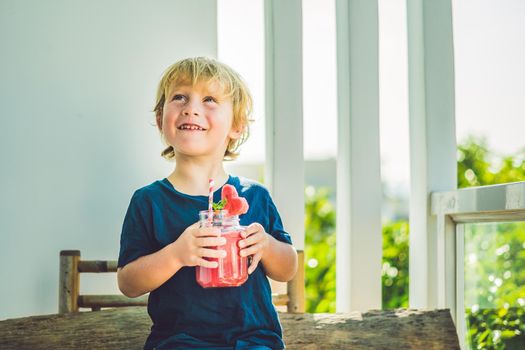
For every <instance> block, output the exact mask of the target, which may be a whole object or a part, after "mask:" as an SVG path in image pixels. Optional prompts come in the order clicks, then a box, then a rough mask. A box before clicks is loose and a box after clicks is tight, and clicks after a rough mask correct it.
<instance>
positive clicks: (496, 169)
mask: <svg viewBox="0 0 525 350" xmlns="http://www.w3.org/2000/svg"><path fill="white" fill-rule="evenodd" d="M516 181H525V149H523V150H521V151H520V152H518V153H517V154H516V155H513V156H498V155H496V154H493V153H491V152H490V151H489V150H488V147H487V142H486V140H485V139H484V138H474V137H472V136H471V137H468V138H467V139H466V140H465V142H464V143H462V144H460V145H458V188H464V187H472V186H486V185H494V184H502V183H509V182H516Z"/></svg>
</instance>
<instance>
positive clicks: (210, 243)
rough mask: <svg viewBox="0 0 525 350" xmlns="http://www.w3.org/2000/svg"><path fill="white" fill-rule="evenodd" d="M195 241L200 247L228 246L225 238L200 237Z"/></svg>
mask: <svg viewBox="0 0 525 350" xmlns="http://www.w3.org/2000/svg"><path fill="white" fill-rule="evenodd" d="M195 241H196V243H195V244H196V245H197V246H198V247H215V246H220V245H225V244H226V238H224V237H199V238H196V239H195Z"/></svg>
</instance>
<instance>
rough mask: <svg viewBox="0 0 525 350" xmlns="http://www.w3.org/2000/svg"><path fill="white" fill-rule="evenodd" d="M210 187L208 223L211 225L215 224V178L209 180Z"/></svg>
mask: <svg viewBox="0 0 525 350" xmlns="http://www.w3.org/2000/svg"><path fill="white" fill-rule="evenodd" d="M208 183H209V188H208V223H209V224H210V226H212V224H213V186H214V185H215V182H214V181H213V179H209V180H208Z"/></svg>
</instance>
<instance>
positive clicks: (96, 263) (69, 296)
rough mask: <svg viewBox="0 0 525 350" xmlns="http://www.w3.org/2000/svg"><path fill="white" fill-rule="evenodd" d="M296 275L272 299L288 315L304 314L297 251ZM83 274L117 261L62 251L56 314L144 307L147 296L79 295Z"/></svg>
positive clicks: (109, 267) (301, 265) (99, 270)
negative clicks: (83, 309) (289, 313)
mask: <svg viewBox="0 0 525 350" xmlns="http://www.w3.org/2000/svg"><path fill="white" fill-rule="evenodd" d="M297 253H298V258H299V266H298V272H297V274H296V276H295V277H294V279H293V280H291V281H290V282H288V283H287V292H286V294H278V293H274V294H273V295H272V298H273V303H274V305H275V306H286V311H287V312H293V313H301V312H304V311H305V305H304V304H305V302H304V252H303V251H298V252H297ZM84 272H91V273H105V272H117V262H116V261H106V260H80V251H79V250H62V251H61V252H60V272H59V274H60V275H59V276H60V277H59V287H58V294H59V296H58V313H60V314H64V313H70V312H78V311H79V309H80V308H90V309H91V310H92V311H100V310H101V309H102V308H109V307H124V306H146V305H148V295H143V296H141V297H138V298H128V297H126V296H125V295H122V294H120V295H80V274H81V273H84Z"/></svg>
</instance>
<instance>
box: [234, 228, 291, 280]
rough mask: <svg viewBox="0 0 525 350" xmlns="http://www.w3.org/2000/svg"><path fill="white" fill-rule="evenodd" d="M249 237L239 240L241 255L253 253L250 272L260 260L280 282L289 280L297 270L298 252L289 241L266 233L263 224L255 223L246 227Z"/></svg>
mask: <svg viewBox="0 0 525 350" xmlns="http://www.w3.org/2000/svg"><path fill="white" fill-rule="evenodd" d="M246 235H247V238H246V239H244V240H242V241H240V242H239V246H240V247H241V248H245V249H242V250H241V253H240V254H241V256H248V255H253V259H252V263H251V265H250V268H249V269H248V273H250V274H251V273H252V272H253V271H255V268H256V267H257V265H258V263H259V261H260V262H261V263H262V264H263V266H264V270H265V271H266V274H267V275H268V277H270V278H271V279H273V280H275V281H279V282H288V281H289V280H291V279H292V278H293V277H294V276H295V273H296V272H297V252H296V251H295V248H294V247H293V246H292V245H291V244H288V243H284V242H281V241H278V240H277V239H275V238H274V237H273V236H272V235H270V234H268V233H266V232H265V231H264V228H263V227H262V225H261V224H258V223H253V224H251V225H250V226H248V227H247V228H246Z"/></svg>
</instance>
